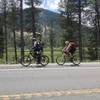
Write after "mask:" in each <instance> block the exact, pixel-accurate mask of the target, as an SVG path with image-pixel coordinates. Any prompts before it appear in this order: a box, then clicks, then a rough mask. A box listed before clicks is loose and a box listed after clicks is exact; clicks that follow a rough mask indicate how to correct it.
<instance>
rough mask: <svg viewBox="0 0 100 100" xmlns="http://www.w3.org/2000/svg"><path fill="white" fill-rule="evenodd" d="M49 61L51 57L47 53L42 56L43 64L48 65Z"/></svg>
mask: <svg viewBox="0 0 100 100" xmlns="http://www.w3.org/2000/svg"><path fill="white" fill-rule="evenodd" d="M48 63H49V57H48V56H46V55H42V56H41V65H42V66H46V65H47V64H48Z"/></svg>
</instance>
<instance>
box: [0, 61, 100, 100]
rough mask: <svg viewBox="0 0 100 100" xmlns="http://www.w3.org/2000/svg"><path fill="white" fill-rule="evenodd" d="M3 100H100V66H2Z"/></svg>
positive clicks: (87, 64) (1, 93)
mask: <svg viewBox="0 0 100 100" xmlns="http://www.w3.org/2000/svg"><path fill="white" fill-rule="evenodd" d="M0 100H100V63H82V64H81V65H80V66H72V65H71V64H65V65H64V66H58V65H57V64H49V65H48V66H46V67H45V68H44V67H40V66H36V65H31V66H30V67H28V68H25V67H22V66H21V65H0Z"/></svg>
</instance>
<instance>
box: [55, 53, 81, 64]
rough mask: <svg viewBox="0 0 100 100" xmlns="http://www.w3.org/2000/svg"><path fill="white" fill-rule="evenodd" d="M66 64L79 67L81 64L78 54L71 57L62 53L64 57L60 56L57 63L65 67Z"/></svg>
mask: <svg viewBox="0 0 100 100" xmlns="http://www.w3.org/2000/svg"><path fill="white" fill-rule="evenodd" d="M65 62H71V63H73V64H74V65H79V64H80V63H81V61H80V58H79V57H78V56H77V54H76V53H75V54H73V56H70V55H69V54H68V55H67V54H65V53H63V52H62V55H60V56H58V57H57V58H56V63H57V64H58V65H64V64H65Z"/></svg>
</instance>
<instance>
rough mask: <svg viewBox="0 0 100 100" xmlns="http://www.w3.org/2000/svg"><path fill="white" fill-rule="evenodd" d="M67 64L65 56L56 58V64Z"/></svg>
mask: <svg viewBox="0 0 100 100" xmlns="http://www.w3.org/2000/svg"><path fill="white" fill-rule="evenodd" d="M65 62H66V59H65V57H64V56H58V57H57V58H56V63H57V64H58V65H64V64H65Z"/></svg>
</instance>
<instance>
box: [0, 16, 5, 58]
mask: <svg viewBox="0 0 100 100" xmlns="http://www.w3.org/2000/svg"><path fill="white" fill-rule="evenodd" d="M3 53H4V33H3V27H2V17H1V16H0V58H2V57H3Z"/></svg>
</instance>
